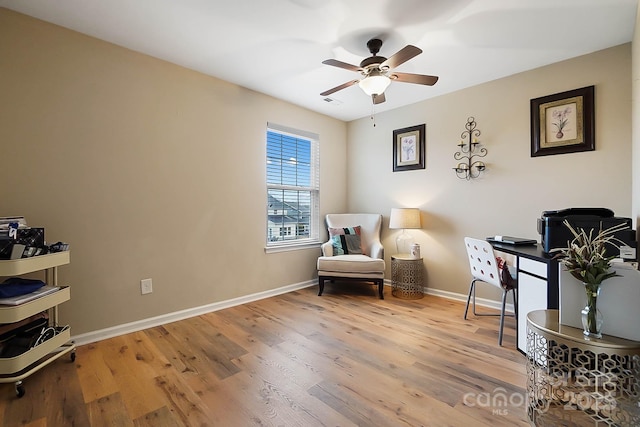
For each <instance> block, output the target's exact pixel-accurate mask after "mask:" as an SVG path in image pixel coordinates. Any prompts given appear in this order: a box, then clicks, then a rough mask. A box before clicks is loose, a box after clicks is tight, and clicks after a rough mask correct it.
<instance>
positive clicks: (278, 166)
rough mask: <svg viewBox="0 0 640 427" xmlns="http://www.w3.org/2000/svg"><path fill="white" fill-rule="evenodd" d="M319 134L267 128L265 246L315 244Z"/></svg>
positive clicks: (317, 218)
mask: <svg viewBox="0 0 640 427" xmlns="http://www.w3.org/2000/svg"><path fill="white" fill-rule="evenodd" d="M318 169H319V143H318V135H315V134H311V133H309V132H304V131H298V130H294V129H289V128H285V127H283V126H279V125H274V124H272V123H269V124H268V126H267V209H266V211H267V247H272V248H273V247H282V248H285V247H292V246H296V247H297V246H300V245H304V244H309V243H314V244H315V243H318V235H319V234H318V227H319V209H318V200H319V192H320V190H319V187H320V185H319V177H318Z"/></svg>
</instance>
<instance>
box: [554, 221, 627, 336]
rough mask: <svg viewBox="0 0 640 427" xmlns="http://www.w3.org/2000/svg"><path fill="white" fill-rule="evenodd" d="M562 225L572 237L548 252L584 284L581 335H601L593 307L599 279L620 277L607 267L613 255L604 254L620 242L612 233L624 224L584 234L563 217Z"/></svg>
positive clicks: (596, 310)
mask: <svg viewBox="0 0 640 427" xmlns="http://www.w3.org/2000/svg"><path fill="white" fill-rule="evenodd" d="M564 225H565V226H566V227H568V228H569V230H570V231H571V234H572V235H573V237H574V238H573V240H571V241H570V242H567V247H566V248H558V249H553V250H552V252H558V254H557V255H556V258H557V259H558V260H559V261H560V263H562V264H563V265H564V267H565V268H566V269H567V271H568V272H569V273H570V274H571V275H572V276H573V277H575V278H576V279H578V280H579V281H580V282H582V284H583V285H584V289H585V291H586V294H587V304H586V306H585V307H584V309H582V326H583V332H584V335H585V337H592V338H602V332H601V331H602V323H603V318H602V313H600V310H598V307H597V303H598V296H599V294H600V286H601V285H602V282H603V281H605V280H607V279H610V278H611V277H615V276H620V275H619V274H617V273H616V272H615V271H612V270H611V260H613V258H615V256H607V253H606V251H607V250H606V245H607V244H610V245H613V246H615V247H619V245H622V244H623V242H622V241H620V240H619V239H617V238H616V237H615V233H617V232H619V231H621V230H624V229H625V228H628V226H627V225H626V224H618V225H616V226H614V227H611V228H608V229H606V230H599V231H598V233H597V234H595V236H594V230H593V229H592V230H589V232H588V233H587V231H585V230H584V229H582V228H580V227H573V226H572V225H571V224H570V223H569V221H567V220H565V221H564Z"/></svg>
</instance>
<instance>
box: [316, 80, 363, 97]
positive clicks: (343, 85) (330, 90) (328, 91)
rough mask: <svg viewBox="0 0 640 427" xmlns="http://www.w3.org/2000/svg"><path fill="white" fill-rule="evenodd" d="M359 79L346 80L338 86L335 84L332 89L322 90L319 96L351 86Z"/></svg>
mask: <svg viewBox="0 0 640 427" xmlns="http://www.w3.org/2000/svg"><path fill="white" fill-rule="evenodd" d="M359 81H360V80H351V81H350V82H346V83H343V84H341V85H340V86H336V87H334V88H333V89H329V90H325V91H324V92H322V93H321V94H320V96H327V95H331V94H332V93H334V92H337V91H339V90H342V89H345V88H348V87H349V86H353V85H354V84H356V83H358V82H359Z"/></svg>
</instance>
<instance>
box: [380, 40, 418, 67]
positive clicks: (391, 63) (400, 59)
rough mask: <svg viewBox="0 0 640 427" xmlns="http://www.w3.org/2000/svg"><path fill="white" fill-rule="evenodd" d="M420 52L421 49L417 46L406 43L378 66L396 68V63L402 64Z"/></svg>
mask: <svg viewBox="0 0 640 427" xmlns="http://www.w3.org/2000/svg"><path fill="white" fill-rule="evenodd" d="M421 53H422V49H420V48H419V47H415V46H412V45H407V46H405V47H403V48H402V49H400V50H399V51H398V52H396V54H395V55H393V56H392V57H391V58H389V59H387V60H386V61H384V62H383V63H382V64H380V67H381V68H382V67H389V68H396V67H397V66H398V65H400V64H404V63H405V62H407V61H408V60H410V59H411V58H413V57H415V56H418V55H420V54H421Z"/></svg>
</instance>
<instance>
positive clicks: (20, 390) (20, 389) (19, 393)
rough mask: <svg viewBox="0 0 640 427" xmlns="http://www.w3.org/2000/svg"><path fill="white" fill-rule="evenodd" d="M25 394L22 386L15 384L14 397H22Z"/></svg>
mask: <svg viewBox="0 0 640 427" xmlns="http://www.w3.org/2000/svg"><path fill="white" fill-rule="evenodd" d="M25 393H26V391H25V389H24V386H23V385H22V384H16V396H18V397H19V398H20V397H22V396H24V394H25Z"/></svg>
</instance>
